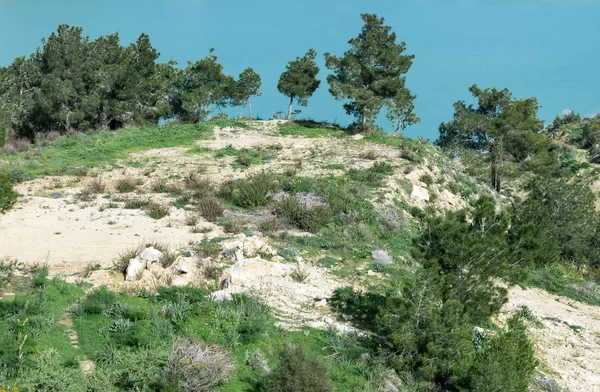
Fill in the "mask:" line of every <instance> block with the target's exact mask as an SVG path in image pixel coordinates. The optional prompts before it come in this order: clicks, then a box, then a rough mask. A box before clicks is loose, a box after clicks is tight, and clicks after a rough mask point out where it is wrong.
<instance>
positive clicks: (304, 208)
mask: <svg viewBox="0 0 600 392" xmlns="http://www.w3.org/2000/svg"><path fill="white" fill-rule="evenodd" d="M276 211H277V213H278V214H279V215H281V216H283V217H284V218H286V219H287V220H288V222H289V223H291V224H293V225H294V226H296V227H298V228H299V229H302V230H305V231H308V232H311V233H315V232H317V231H319V229H320V228H321V227H323V226H326V225H327V224H328V223H329V222H330V220H331V215H332V214H331V210H330V208H329V206H327V205H323V204H317V205H314V206H312V207H309V206H308V205H307V204H305V203H302V202H301V201H300V200H299V199H298V197H296V196H287V197H285V198H283V199H282V200H281V201H279V202H278V203H277V205H276Z"/></svg>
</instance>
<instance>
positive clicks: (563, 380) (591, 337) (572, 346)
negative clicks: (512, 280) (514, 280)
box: [504, 287, 600, 392]
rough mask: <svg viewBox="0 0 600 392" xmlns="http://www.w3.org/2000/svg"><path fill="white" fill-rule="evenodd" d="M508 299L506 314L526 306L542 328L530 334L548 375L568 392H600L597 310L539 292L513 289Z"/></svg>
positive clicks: (593, 307) (598, 312)
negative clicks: (547, 369) (547, 370)
mask: <svg viewBox="0 0 600 392" xmlns="http://www.w3.org/2000/svg"><path fill="white" fill-rule="evenodd" d="M509 296H510V300H509V303H508V304H507V305H506V306H505V308H504V310H505V312H507V313H511V312H512V311H514V310H516V309H518V308H519V307H521V306H527V307H528V308H529V309H530V310H531V311H532V313H533V314H534V315H535V316H536V318H537V319H538V320H539V322H540V323H541V324H542V325H543V326H540V327H533V326H532V327H531V328H530V329H529V331H530V334H531V336H532V338H533V340H534V342H535V348H536V352H537V354H538V356H539V358H540V359H541V360H542V362H543V363H544V365H545V366H546V367H548V368H549V369H550V371H549V373H550V374H549V375H550V376H552V377H553V378H554V379H555V380H556V381H557V382H558V384H559V385H560V386H561V387H563V388H566V389H567V390H569V391H573V392H580V391H581V392H583V391H586V392H589V391H600V371H599V369H600V307H597V306H591V305H587V304H584V303H580V302H576V301H573V300H571V299H568V298H565V297H559V296H556V295H552V294H548V293H547V292H545V291H543V290H540V289H528V290H523V289H521V288H519V287H515V288H512V289H511V290H510V293H509ZM544 365H542V367H541V368H542V369H543V368H544V367H545V366H544Z"/></svg>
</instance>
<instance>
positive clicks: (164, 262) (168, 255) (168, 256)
mask: <svg viewBox="0 0 600 392" xmlns="http://www.w3.org/2000/svg"><path fill="white" fill-rule="evenodd" d="M178 257H179V255H178V254H177V252H173V251H171V250H169V249H167V250H166V251H164V252H163V255H162V257H161V258H160V259H159V260H158V262H159V263H160V265H161V266H162V267H163V268H168V267H170V266H172V265H173V264H174V263H175V262H176V261H177V259H178Z"/></svg>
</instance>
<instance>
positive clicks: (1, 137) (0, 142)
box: [0, 129, 7, 148]
mask: <svg viewBox="0 0 600 392" xmlns="http://www.w3.org/2000/svg"><path fill="white" fill-rule="evenodd" d="M6 133H7V132H6V130H4V129H0V148H2V147H4V146H5V145H6Z"/></svg>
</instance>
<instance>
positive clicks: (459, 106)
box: [436, 85, 549, 192]
mask: <svg viewBox="0 0 600 392" xmlns="http://www.w3.org/2000/svg"><path fill="white" fill-rule="evenodd" d="M469 91H470V92H471V94H472V95H473V96H474V97H475V98H476V99H477V106H473V105H468V106H467V104H465V102H464V101H458V102H456V103H455V104H454V119H453V120H452V121H450V122H447V123H442V124H441V125H440V129H439V130H440V137H439V139H438V140H437V141H436V144H437V145H438V146H440V147H442V149H450V148H452V147H456V146H458V147H462V148H467V149H474V150H477V151H480V152H482V153H485V154H486V155H487V159H488V162H489V164H490V183H491V185H492V187H493V188H494V189H495V190H496V191H498V192H499V191H500V189H501V166H502V164H503V163H505V162H506V161H507V160H511V161H512V162H516V163H524V162H526V161H527V160H529V159H530V158H531V157H532V156H535V155H537V154H540V153H543V152H545V151H547V150H548V148H549V143H548V142H547V140H546V139H545V137H544V136H543V135H541V134H540V131H541V130H542V128H543V122H542V121H541V120H540V119H539V118H538V117H537V111H538V109H539V105H538V102H537V100H536V99H535V98H527V99H513V98H512V94H511V92H510V91H508V90H507V89H503V90H497V89H496V88H486V89H481V88H479V87H478V86H477V85H473V86H471V87H469Z"/></svg>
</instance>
